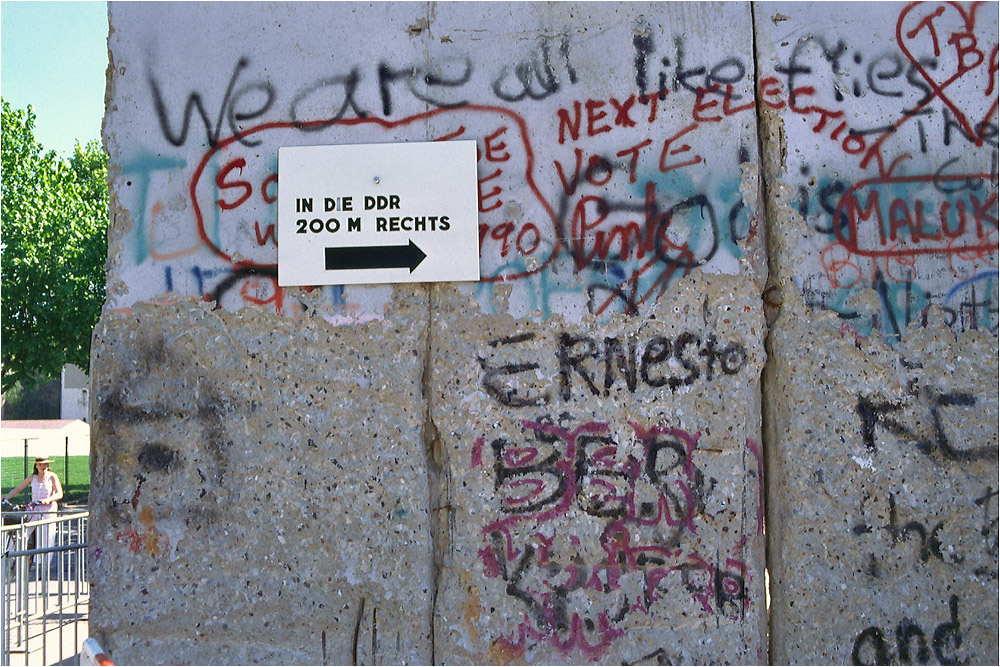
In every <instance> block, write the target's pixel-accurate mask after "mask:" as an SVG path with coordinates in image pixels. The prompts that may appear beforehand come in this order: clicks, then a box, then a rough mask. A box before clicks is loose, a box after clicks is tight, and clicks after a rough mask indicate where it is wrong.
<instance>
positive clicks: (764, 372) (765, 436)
mask: <svg viewBox="0 0 1000 667" xmlns="http://www.w3.org/2000/svg"><path fill="white" fill-rule="evenodd" d="M756 14H757V3H755V2H751V3H750V31H751V38H752V44H753V67H754V81H755V83H756V82H757V81H759V79H760V65H761V62H760V50H759V47H758V44H757V16H756ZM755 87H756V86H755ZM754 99H755V101H756V108H755V109H754V118H755V121H756V123H757V155H758V160H759V165H760V170H759V173H760V179H759V183H760V186H759V187H760V197H761V203H762V211H761V215H762V217H763V223H764V224H763V228H764V253H765V256H766V257H767V280H766V281H765V282H764V291H763V293H762V294H761V301H762V307H763V309H764V317H765V321H766V324H767V333H766V335H765V337H764V341H763V342H764V355H765V359H764V366H763V367H762V368H761V372H760V420H761V429H760V434H761V448H760V453H761V459H762V461H763V466H762V468H763V479H760V480H758V484H761V485H762V486H763V488H764V489H765V492H764V496H763V504H764V507H763V514H764V572H765V584H764V586H765V593H764V595H765V604H766V605H767V608H766V614H765V617H766V624H767V634H766V649H765V650H766V652H767V661H768V663H770V662H771V655H772V650H771V649H772V637H773V632H772V620H771V606H770V604H769V603H768V602H767V601H769V599H770V595H771V591H770V588H771V585H772V583H773V582H772V579H773V577H772V576H771V572H772V571H773V570H774V566H775V565H776V563H775V562H774V561H773V560H772V555H773V554H774V553H775V550H774V549H772V548H771V545H770V541H771V540H772V539H776V535H775V533H774V532H773V531H772V532H771V533H770V534H769V533H768V530H767V527H768V525H769V524H770V523H771V521H770V519H771V512H770V510H771V503H769V502H767V500H768V490H769V485H768V484H767V483H766V479H767V476H768V471H769V469H770V467H769V460H768V459H769V458H770V457H769V454H770V451H771V438H770V437H769V427H770V422H771V419H770V414H769V412H768V406H769V405H770V402H769V400H768V394H769V383H768V377H769V371H770V369H771V367H772V365H773V364H774V363H775V362H774V360H773V358H772V355H771V340H772V338H771V337H772V332H773V325H774V323H775V321H776V320H777V318H778V314H779V312H780V308H781V300H780V286H779V284H778V280H777V279H776V268H777V267H776V266H774V264H775V262H776V259H775V255H774V253H773V252H772V248H771V240H770V224H771V221H773V220H774V219H775V215H776V211H775V203H774V202H773V200H772V197H771V195H772V191H771V180H772V179H771V175H772V173H771V168H770V165H772V164H773V162H774V160H779V161H780V160H782V155H781V144H782V138H781V136H780V125H779V126H778V131H779V135H778V136H777V137H775V139H776V142H775V141H771V140H770V139H771V137H770V136H769V129H770V128H769V124H768V123H767V121H766V117H768V116H770V115H771V114H772V113H773V111H772V110H771V109H769V108H768V107H767V106H766V105H764V104H762V102H761V99H760V96H759V95H757V94H756V91H755V94H754ZM778 122H779V123H780V120H779V121H778Z"/></svg>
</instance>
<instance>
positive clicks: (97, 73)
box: [0, 0, 108, 156]
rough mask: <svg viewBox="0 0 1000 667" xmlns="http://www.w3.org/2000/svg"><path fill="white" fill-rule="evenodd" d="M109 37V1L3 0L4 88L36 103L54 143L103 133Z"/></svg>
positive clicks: (18, 102)
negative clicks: (105, 71)
mask: <svg viewBox="0 0 1000 667" xmlns="http://www.w3.org/2000/svg"><path fill="white" fill-rule="evenodd" d="M107 38H108V9H107V3H105V2H13V1H8V0H5V1H4V2H0V94H2V95H3V98H4V99H5V100H7V101H8V102H10V104H11V105H13V106H14V107H15V108H18V109H23V108H25V107H27V106H28V105H29V104H30V105H32V108H33V109H34V110H35V116H36V120H35V138H36V139H37V140H38V141H40V142H41V143H42V145H43V146H44V147H45V148H46V149H47V150H55V151H56V152H57V153H59V154H60V155H63V156H67V155H69V154H70V153H71V152H72V150H73V145H74V144H75V143H76V141H77V140H79V141H80V142H81V143H85V142H87V141H89V140H91V139H97V140H100V138H101V120H102V119H103V117H104V70H105V68H106V67H107V65H108V49H107Z"/></svg>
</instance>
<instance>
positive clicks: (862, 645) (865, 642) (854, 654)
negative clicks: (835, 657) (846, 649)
mask: <svg viewBox="0 0 1000 667" xmlns="http://www.w3.org/2000/svg"><path fill="white" fill-rule="evenodd" d="M866 649H868V650H866ZM869 659H870V661H869ZM851 664H854V665H888V664H889V646H888V645H887V644H886V641H885V635H883V634H882V630H881V629H880V628H877V627H875V626H872V627H870V628H866V629H865V630H864V631H863V632H862V633H861V634H859V635H858V636H857V638H856V639H855V640H854V650H852V651H851Z"/></svg>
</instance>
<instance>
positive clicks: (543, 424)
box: [471, 415, 760, 659]
mask: <svg viewBox="0 0 1000 667" xmlns="http://www.w3.org/2000/svg"><path fill="white" fill-rule="evenodd" d="M571 422H572V417H571V416H569V415H562V416H560V418H559V419H558V420H556V419H553V418H551V417H546V418H543V419H540V420H538V421H528V420H525V421H522V423H521V425H522V437H521V438H519V439H512V438H508V437H501V438H497V439H494V440H492V441H491V442H489V443H487V441H486V440H485V439H483V438H480V439H479V440H477V441H476V444H475V447H474V449H473V452H472V459H471V464H472V467H473V468H474V469H475V468H480V467H486V468H492V475H493V488H494V496H495V499H496V503H497V509H498V512H499V514H500V517H499V518H498V519H496V520H495V521H492V522H490V523H488V524H487V525H486V526H484V527H483V529H482V535H483V547H482V549H481V550H480V552H479V555H480V558H481V559H482V562H483V568H484V572H485V574H486V576H487V577H488V578H497V579H500V580H502V581H504V582H505V584H506V589H505V590H506V593H507V595H509V596H511V597H514V598H516V599H517V600H519V601H520V602H521V603H523V605H524V609H525V615H524V619H523V621H522V622H521V623H520V624H519V625H518V628H517V630H516V632H515V633H514V634H513V635H510V636H504V637H502V638H500V639H499V641H501V642H502V643H504V644H505V645H506V646H507V647H509V648H510V649H512V650H523V649H524V648H525V647H526V646H527V645H528V644H534V643H538V642H550V643H551V644H552V645H553V646H555V647H556V648H558V649H559V650H560V651H564V652H568V651H570V650H574V649H576V650H580V651H581V652H582V653H583V654H584V655H586V656H588V657H589V658H592V659H593V658H597V657H599V656H600V655H602V654H603V653H604V652H605V651H606V649H607V648H609V647H610V646H611V644H612V643H613V642H614V641H615V640H616V639H619V638H621V637H623V636H624V635H625V630H624V629H623V628H622V626H621V624H622V622H623V621H624V620H625V619H626V617H627V616H629V615H630V614H633V613H641V614H651V613H653V607H654V606H655V604H656V603H657V601H659V600H661V599H663V598H665V597H670V598H673V597H676V596H677V595H678V593H680V594H682V595H684V596H686V597H687V598H688V599H690V600H691V601H692V602H693V603H694V604H696V605H697V608H698V609H700V610H701V612H702V613H705V614H719V615H721V616H723V617H725V618H729V619H734V620H735V619H740V618H742V617H743V615H744V614H745V612H746V610H747V609H748V607H749V605H750V597H749V596H748V593H747V582H748V580H749V578H750V573H749V571H748V568H747V565H746V564H745V562H744V561H743V560H742V558H741V556H740V554H741V552H742V549H743V548H744V546H745V542H746V538H745V537H744V538H741V539H739V540H738V541H737V543H736V544H735V545H734V546H733V548H732V552H731V553H730V554H728V555H719V554H713V557H712V558H706V557H703V556H702V555H700V554H699V553H697V552H696V551H692V550H690V549H685V547H684V544H683V543H684V539H683V538H684V535H695V534H697V533H698V526H697V522H698V521H700V520H701V519H702V518H703V517H704V516H705V513H706V502H707V500H708V499H709V498H710V497H711V496H712V494H713V490H714V488H715V485H716V483H717V481H716V480H715V479H714V478H711V477H707V476H706V475H705V474H704V472H703V471H702V470H701V469H700V468H699V467H698V466H697V465H696V464H695V462H694V453H695V450H696V448H697V447H698V441H699V439H700V438H701V434H700V433H695V434H690V433H687V432H686V431H683V430H681V429H676V428H667V427H661V426H654V427H651V428H646V427H643V426H641V425H639V424H636V423H630V424H629V427H630V429H631V431H632V434H633V435H634V438H635V442H636V443H637V444H638V446H639V448H638V449H637V448H635V447H627V446H625V445H624V443H621V442H619V441H618V440H617V439H616V436H615V435H614V434H613V433H612V431H611V428H610V426H609V425H608V424H606V423H600V422H592V423H585V424H581V425H578V426H576V427H575V428H571V426H570V424H571ZM748 447H750V443H748ZM640 451H641V454H640ZM487 453H491V454H492V457H491V458H492V464H490V463H489V459H487V458H486V454H487ZM758 483H760V480H759V479H758ZM581 512H582V513H583V514H585V515H588V516H590V517H593V518H594V519H595V520H597V521H598V523H597V525H598V526H600V536H599V540H598V542H599V544H600V549H601V551H603V557H602V558H601V560H600V562H598V563H589V564H588V563H587V561H586V560H585V559H584V557H583V556H581V555H579V554H576V555H569V554H566V553H559V551H560V549H559V547H557V545H556V540H555V539H554V538H553V537H551V536H546V534H545V532H544V531H543V530H539V529H540V528H541V527H542V526H544V524H545V523H546V522H549V521H551V520H554V519H556V518H560V517H565V516H567V515H569V514H574V515H576V514H577V513H581ZM586 525H588V526H590V525H593V524H589V523H588V524H586ZM521 526H530V527H531V529H532V531H533V532H531V533H530V534H529V535H528V536H527V537H526V540H527V541H526V542H524V543H522V544H518V535H520V534H521V533H520V532H519V528H520V527H521ZM584 539H587V540H588V543H589V540H590V538H585V537H584V536H582V535H581V536H576V535H570V536H569V540H568V542H569V544H568V545H567V544H566V539H565V536H563V538H561V541H560V544H561V545H562V547H563V548H565V547H566V546H568V547H569V548H570V549H572V550H579V549H582V547H581V546H580V545H581V543H582V541H583V540H584Z"/></svg>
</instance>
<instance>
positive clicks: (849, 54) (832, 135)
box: [757, 2, 1000, 344]
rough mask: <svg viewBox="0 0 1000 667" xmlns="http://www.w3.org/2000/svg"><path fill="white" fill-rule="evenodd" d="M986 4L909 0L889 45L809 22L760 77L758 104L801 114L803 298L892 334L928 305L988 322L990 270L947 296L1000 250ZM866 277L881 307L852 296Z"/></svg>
mask: <svg viewBox="0 0 1000 667" xmlns="http://www.w3.org/2000/svg"><path fill="white" fill-rule="evenodd" d="M988 11H989V10H988V9H987V8H986V6H985V5H984V4H983V3H978V2H973V3H968V4H961V3H934V2H923V3H922V2H914V3H909V4H907V5H905V6H903V7H902V8H901V9H900V10H899V13H898V15H897V16H896V21H895V27H896V30H895V34H894V37H895V39H894V43H892V44H891V46H889V47H874V45H871V44H865V45H861V44H859V43H856V44H853V45H852V44H851V42H850V38H849V37H848V36H843V35H840V34H830V33H818V32H815V31H813V29H812V28H811V27H810V28H806V29H805V30H804V31H803V32H802V33H801V34H798V35H796V39H794V40H789V41H788V43H786V44H784V45H782V46H783V47H785V48H779V49H778V51H777V52H778V56H777V57H778V63H777V64H776V65H774V66H773V73H772V72H762V73H761V75H760V77H759V80H758V84H757V97H758V100H759V102H760V103H761V105H762V106H763V107H764V108H768V109H773V110H776V111H779V112H781V113H782V114H783V116H784V117H785V118H786V119H787V120H786V122H787V121H790V120H792V119H793V118H795V119H796V120H798V119H799V118H801V120H802V121H804V123H805V127H804V128H803V129H805V132H801V133H798V134H797V136H796V137H795V139H794V141H795V143H796V145H797V146H798V147H799V148H798V151H800V156H799V155H797V156H796V159H795V161H794V163H793V164H794V166H792V165H790V166H791V168H790V169H789V171H790V172H792V173H794V172H795V171H798V172H799V173H801V175H802V177H803V178H802V180H801V182H800V183H799V184H798V185H796V186H795V190H796V196H795V198H794V204H793V205H794V206H795V207H796V208H797V210H798V211H799V213H801V214H802V216H803V218H805V219H806V221H807V223H808V224H809V226H810V227H811V228H812V230H813V231H814V232H815V234H816V236H815V243H814V248H815V249H816V251H817V252H818V254H819V262H818V266H817V265H816V264H815V263H810V266H809V267H808V268H805V267H804V273H805V274H806V275H801V276H800V277H799V280H798V281H797V282H798V284H799V288H800V290H801V291H802V294H803V296H804V298H805V300H806V302H807V303H808V304H809V305H810V306H812V307H818V308H825V309H830V310H833V311H835V312H836V313H837V314H838V316H839V317H840V318H841V319H842V320H843V326H842V327H841V330H842V331H845V332H847V333H850V334H853V335H855V336H858V337H868V336H870V335H872V332H873V331H874V330H876V329H879V330H881V334H882V336H883V337H884V338H885V340H886V341H887V342H889V343H890V344H895V343H896V342H898V341H899V340H900V339H901V338H902V337H903V335H904V333H905V330H906V328H907V326H908V325H918V326H925V325H926V321H927V312H928V308H929V307H930V306H931V305H937V306H941V307H943V308H944V310H945V315H946V318H947V322H948V325H949V326H951V327H952V328H953V329H954V330H955V331H957V332H961V331H966V330H969V329H985V330H989V331H995V330H996V328H997V319H996V317H995V316H993V314H992V311H993V310H995V309H996V307H997V303H996V302H997V296H996V291H995V284H989V285H987V284H982V283H980V284H979V285H978V287H977V288H976V290H975V291H976V295H975V296H972V295H971V294H969V295H968V298H963V299H960V300H949V298H948V294H949V293H950V291H951V290H952V289H953V288H955V287H957V286H958V285H960V284H963V283H964V282H965V281H968V280H970V279H972V278H974V277H976V276H991V275H993V274H994V273H995V271H996V267H997V261H998V253H997V247H998V243H1000V235H998V232H997V219H996V213H995V209H996V191H997V182H998V181H997V174H996V170H995V166H994V165H995V162H996V150H995V147H996V146H997V139H998V123H997V109H998V107H997V100H996V95H995V92H996V90H995V82H994V79H995V77H996V74H997V60H996V58H997V40H996V32H995V19H992V18H987V16H988V14H987V12H988ZM875 109H877V110H878V113H877V114H875V113H873V110H875ZM876 117H877V118H878V119H879V120H874V119H875V118H876ZM810 135H812V136H811V137H810ZM831 157H833V158H834V159H833V160H832V161H833V162H836V163H837V164H836V165H834V164H831V159H830V158H831ZM820 165H822V167H821V166H820ZM817 268H819V269H821V271H817V270H816V269H817ZM866 289H873V290H875V292H876V293H877V295H878V298H879V300H880V302H881V309H880V311H879V312H874V313H871V312H868V313H859V312H857V310H856V308H854V307H852V305H851V302H852V301H854V300H855V297H856V296H858V295H859V293H860V292H861V291H862V290H866ZM963 296H966V295H963ZM946 301H950V302H948V303H946ZM959 301H961V303H959Z"/></svg>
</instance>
